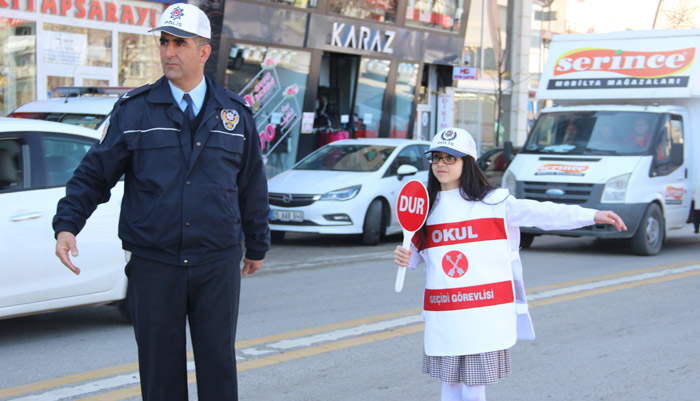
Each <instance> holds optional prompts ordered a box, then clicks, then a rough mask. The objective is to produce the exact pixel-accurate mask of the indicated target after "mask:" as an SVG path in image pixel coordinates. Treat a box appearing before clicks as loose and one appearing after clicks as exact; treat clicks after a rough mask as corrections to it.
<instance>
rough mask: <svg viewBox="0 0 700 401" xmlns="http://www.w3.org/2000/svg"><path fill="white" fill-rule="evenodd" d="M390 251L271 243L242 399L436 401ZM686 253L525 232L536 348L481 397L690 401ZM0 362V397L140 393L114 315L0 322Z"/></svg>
mask: <svg viewBox="0 0 700 401" xmlns="http://www.w3.org/2000/svg"><path fill="white" fill-rule="evenodd" d="M399 242H400V238H398V237H395V238H390V240H389V241H388V242H386V243H384V244H382V245H379V246H377V247H365V246H361V245H358V242H357V241H356V239H355V238H352V237H320V236H314V235H291V236H288V238H287V239H286V240H285V241H284V242H282V243H275V244H274V245H273V249H272V251H271V252H270V253H269V254H268V257H267V259H266V262H265V266H264V268H263V270H261V271H260V272H259V273H256V274H255V275H253V276H249V277H245V278H244V280H243V286H242V287H243V290H242V294H241V312H240V318H239V330H238V341H239V344H238V356H239V362H238V367H239V383H240V384H239V387H240V395H241V397H240V398H241V400H256V401H257V400H261V401H263V400H264V401H275V400H280V401H294V400H300V401H301V400H305V401H307V400H437V399H439V388H440V385H439V383H438V382H437V381H436V380H435V379H431V378H430V377H428V376H427V375H424V374H421V373H420V361H421V354H422V329H423V326H422V322H421V319H420V307H421V301H422V289H423V284H424V283H423V280H424V278H423V274H422V271H421V270H420V268H419V269H417V270H415V271H409V272H408V274H407V276H406V284H405V286H404V290H403V291H402V292H401V293H395V292H394V290H393V283H394V278H395V268H394V267H393V263H392V250H393V248H394V247H395V246H396V245H397V244H398V243H399ZM699 250H700V235H697V234H693V233H692V232H691V230H690V229H689V228H688V229H684V230H681V231H677V232H672V233H671V234H670V235H669V240H668V242H667V244H666V247H665V249H664V251H663V252H662V253H661V254H660V255H657V256H654V257H639V256H634V255H631V254H630V253H629V251H628V248H627V246H626V244H624V243H621V242H598V241H593V240H591V239H586V238H560V237H540V238H537V239H535V241H534V243H533V246H532V248H530V249H527V250H524V251H522V252H521V256H522V258H523V262H524V266H525V280H526V286H527V288H528V294H529V295H528V296H529V298H530V300H531V302H530V306H531V309H532V316H533V320H534V323H535V330H536V332H537V339H536V340H535V341H531V342H530V341H523V342H519V343H518V344H517V345H516V346H515V347H514V348H513V349H512V358H513V373H512V374H510V375H509V376H508V377H507V378H506V379H504V380H502V381H501V382H500V383H498V384H496V385H493V386H489V387H488V390H487V396H488V399H489V400H491V401H493V400H535V401H537V400H635V401H636V400H680V401H685V400H687V401H691V400H693V401H694V400H697V399H698V394H700V380H698V377H700V346H699V345H700V340H698V338H697V337H698V336H697V333H698V332H700V320H699V319H697V316H698V313H697V308H696V305H697V303H698V301H699V300H700V296H699V295H698V293H697V288H700V252H698V251H699ZM0 361H2V363H0V399H3V400H4V399H10V400H33V401H42V400H52V401H55V400H100V401H107V400H138V399H140V397H139V396H138V394H139V392H138V373H137V364H136V361H137V358H136V347H135V342H134V339H133V333H132V331H131V328H130V326H129V325H128V324H126V323H125V322H124V321H123V320H122V318H121V316H120V315H119V313H118V312H117V311H116V309H115V308H112V307H108V306H101V307H89V308H81V309H75V310H68V311H61V312H55V313H50V314H44V315H36V316H28V317H22V318H17V319H9V320H3V321H0ZM190 367H191V368H192V367H193V362H192V360H190ZM195 380H196V378H195V377H194V374H192V375H191V383H192V384H191V385H190V389H191V391H190V393H191V397H190V399H192V400H196V383H195Z"/></svg>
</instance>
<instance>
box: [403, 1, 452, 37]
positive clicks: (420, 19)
mask: <svg viewBox="0 0 700 401" xmlns="http://www.w3.org/2000/svg"><path fill="white" fill-rule="evenodd" d="M462 15H464V0H408V5H407V6H406V25H411V26H418V27H421V28H432V29H439V30H441V31H448V32H459V26H460V23H461V18H462Z"/></svg>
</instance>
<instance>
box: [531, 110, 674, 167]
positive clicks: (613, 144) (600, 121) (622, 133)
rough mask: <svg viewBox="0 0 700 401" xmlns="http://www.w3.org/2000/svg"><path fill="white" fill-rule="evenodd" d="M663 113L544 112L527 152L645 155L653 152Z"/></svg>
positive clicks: (538, 121) (535, 128)
mask: <svg viewBox="0 0 700 401" xmlns="http://www.w3.org/2000/svg"><path fill="white" fill-rule="evenodd" d="M660 118H661V115H660V114H656V113H644V112H621V111H595V112H591V111H576V112H562V113H544V114H542V115H541V116H540V118H539V119H538V120H537V122H536V123H535V127H534V128H533V130H532V133H531V134H530V136H529V137H528V140H527V142H526V143H525V147H524V149H523V152H524V153H556V154H564V153H566V154H578V155H625V156H631V155H643V154H648V153H649V152H650V148H651V146H650V144H651V143H653V142H654V141H653V139H654V136H655V135H654V133H656V132H657V131H658V129H657V127H658V125H659V120H660Z"/></svg>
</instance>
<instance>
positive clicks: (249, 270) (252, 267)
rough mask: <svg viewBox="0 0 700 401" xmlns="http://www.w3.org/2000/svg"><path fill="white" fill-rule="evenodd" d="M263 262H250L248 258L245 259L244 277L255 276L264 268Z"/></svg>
mask: <svg viewBox="0 0 700 401" xmlns="http://www.w3.org/2000/svg"><path fill="white" fill-rule="evenodd" d="M263 260H264V259H262V260H250V259H248V258H243V275H244V276H245V275H247V274H253V273H255V272H256V271H258V269H260V268H261V267H262V264H263Z"/></svg>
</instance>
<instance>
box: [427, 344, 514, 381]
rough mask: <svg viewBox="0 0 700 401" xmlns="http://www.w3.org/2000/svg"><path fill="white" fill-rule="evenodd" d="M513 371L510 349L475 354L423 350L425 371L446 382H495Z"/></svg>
mask: <svg viewBox="0 0 700 401" xmlns="http://www.w3.org/2000/svg"><path fill="white" fill-rule="evenodd" d="M510 372H511V367H510V350H507V349H504V350H500V351H492V352H486V353H483V354H474V355H458V356H430V355H426V354H425V351H423V373H427V374H429V375H430V376H431V377H434V378H436V379H440V381H443V382H446V383H464V384H466V385H467V386H483V385H487V384H494V383H496V382H498V380H500V379H502V378H504V377H506V375H507V374H508V373H510Z"/></svg>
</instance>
